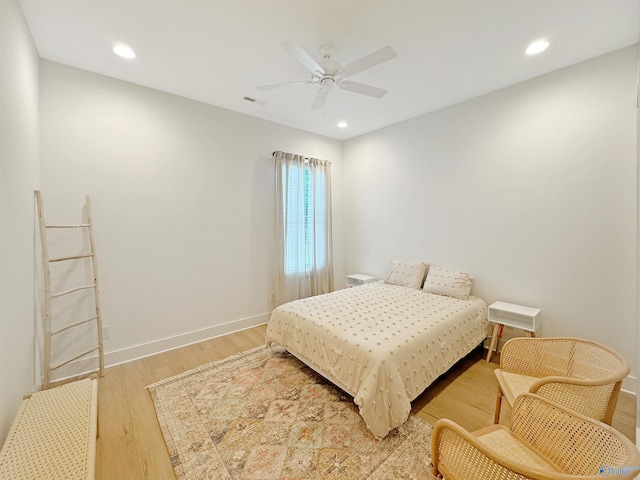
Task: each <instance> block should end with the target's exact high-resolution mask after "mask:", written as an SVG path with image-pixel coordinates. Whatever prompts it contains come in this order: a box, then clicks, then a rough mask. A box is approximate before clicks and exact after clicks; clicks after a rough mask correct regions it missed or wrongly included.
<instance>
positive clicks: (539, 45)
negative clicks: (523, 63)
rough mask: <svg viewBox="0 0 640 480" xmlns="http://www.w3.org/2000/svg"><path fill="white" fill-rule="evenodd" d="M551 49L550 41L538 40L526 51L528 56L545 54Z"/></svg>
mask: <svg viewBox="0 0 640 480" xmlns="http://www.w3.org/2000/svg"><path fill="white" fill-rule="evenodd" d="M547 47H549V41H548V40H545V39H540V40H536V41H535V42H531V43H530V44H529V46H528V47H527V49H526V50H525V51H524V53H526V54H527V55H537V54H539V53H542V52H544V51H545V50H546V49H547Z"/></svg>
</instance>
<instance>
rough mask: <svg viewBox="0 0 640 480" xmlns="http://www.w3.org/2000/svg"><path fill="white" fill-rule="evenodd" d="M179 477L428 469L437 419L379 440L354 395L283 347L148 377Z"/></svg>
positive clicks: (295, 479) (412, 475)
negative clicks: (152, 381)
mask: <svg viewBox="0 0 640 480" xmlns="http://www.w3.org/2000/svg"><path fill="white" fill-rule="evenodd" d="M147 388H148V389H149V391H150V393H151V396H152V398H153V401H154V403H155V407H156V414H157V416H158V421H159V423H160V427H161V428H162V433H163V435H164V439H165V442H166V444H167V449H168V451H169V455H170V457H171V462H172V464H173V467H174V470H175V473H176V476H177V478H178V479H185V480H193V479H212V480H213V479H215V480H227V479H228V480H258V479H260V480H278V479H282V480H285V479H286V480H303V479H305V480H307V479H314V480H324V479H327V480H328V479H343V480H358V479H368V480H392V479H393V480H395V479H412V480H418V479H427V478H431V476H430V475H429V474H428V473H427V472H428V468H427V467H428V464H429V455H430V445H431V427H430V426H429V425H428V424H427V423H425V422H423V421H422V420H420V419H419V418H417V417H415V416H413V415H411V416H410V417H409V420H408V421H407V422H406V423H405V424H404V425H402V426H400V427H398V428H397V429H395V430H393V431H392V432H391V433H389V435H388V436H387V437H386V438H385V439H383V440H381V441H378V440H376V439H375V438H374V437H373V435H372V434H371V432H369V430H367V428H366V427H365V425H364V421H363V420H362V418H361V417H360V415H359V414H358V410H357V407H356V406H355V404H354V403H353V398H352V397H351V396H349V395H347V394H345V393H344V392H342V391H341V390H340V389H338V388H337V387H335V386H334V385H333V384H331V383H329V382H328V381H327V380H325V379H324V378H323V377H321V376H320V375H318V374H317V373H315V372H314V371H313V370H312V369H310V368H309V367H307V366H306V365H304V364H303V363H301V362H300V361H299V360H298V359H296V358H295V357H293V356H292V355H290V354H288V353H287V352H285V351H284V350H282V349H280V348H277V347H272V348H269V347H266V346H262V347H258V348H255V349H253V350H250V351H248V352H243V353H240V354H238V355H234V356H232V357H229V358H227V359H224V360H221V361H219V362H214V363H210V364H207V365H203V366H201V367H199V368H197V369H195V370H190V371H188V372H185V373H183V374H181V375H178V376H176V377H172V378H168V379H166V380H163V381H160V382H158V383H155V384H153V385H150V386H149V387H147Z"/></svg>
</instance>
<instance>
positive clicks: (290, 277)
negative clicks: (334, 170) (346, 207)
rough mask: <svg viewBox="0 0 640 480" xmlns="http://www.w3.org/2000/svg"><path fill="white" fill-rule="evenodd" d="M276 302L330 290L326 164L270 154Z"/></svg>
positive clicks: (330, 259)
mask: <svg viewBox="0 0 640 480" xmlns="http://www.w3.org/2000/svg"><path fill="white" fill-rule="evenodd" d="M274 158H275V171H276V179H275V187H276V188H275V191H276V218H275V228H276V246H277V248H278V255H277V257H276V258H277V259H278V261H277V265H276V278H275V300H276V305H281V304H283V303H286V302H289V301H291V300H296V299H299V298H305V297H309V296H312V295H319V294H321V293H328V292H331V291H333V258H332V245H331V162H328V161H326V160H318V159H316V158H305V157H303V156H301V155H294V154H292V153H284V152H275V153H274Z"/></svg>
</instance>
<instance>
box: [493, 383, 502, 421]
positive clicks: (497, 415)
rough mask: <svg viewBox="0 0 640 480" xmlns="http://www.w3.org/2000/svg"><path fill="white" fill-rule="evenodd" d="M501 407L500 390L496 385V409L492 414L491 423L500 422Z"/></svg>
mask: <svg viewBox="0 0 640 480" xmlns="http://www.w3.org/2000/svg"><path fill="white" fill-rule="evenodd" d="M501 408H502V390H501V389H500V387H498V395H497V396H496V411H495V413H494V414H493V423H495V424H498V423H500V409H501Z"/></svg>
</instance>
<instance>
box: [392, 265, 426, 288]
mask: <svg viewBox="0 0 640 480" xmlns="http://www.w3.org/2000/svg"><path fill="white" fill-rule="evenodd" d="M426 271H427V265H426V264H424V263H422V262H420V263H410V262H401V261H399V260H394V261H393V262H391V270H389V273H387V276H386V277H385V279H384V283H390V284H391V285H399V286H401V287H409V288H416V289H420V287H422V282H423V281H424V274H425V273H426Z"/></svg>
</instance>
